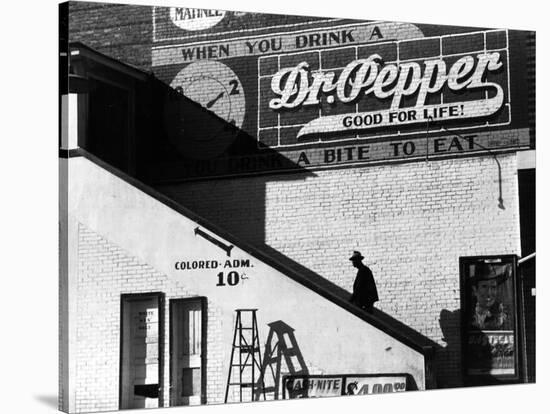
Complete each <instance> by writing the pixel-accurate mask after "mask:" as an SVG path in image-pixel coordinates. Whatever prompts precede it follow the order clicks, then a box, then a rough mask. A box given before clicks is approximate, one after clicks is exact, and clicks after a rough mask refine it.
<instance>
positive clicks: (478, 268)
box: [470, 262, 508, 285]
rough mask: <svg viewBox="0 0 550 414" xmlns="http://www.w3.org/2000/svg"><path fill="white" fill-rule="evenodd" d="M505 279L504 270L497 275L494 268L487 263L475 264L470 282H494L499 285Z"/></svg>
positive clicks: (506, 276)
mask: <svg viewBox="0 0 550 414" xmlns="http://www.w3.org/2000/svg"><path fill="white" fill-rule="evenodd" d="M507 278H508V272H507V271H506V270H504V271H500V273H497V272H496V270H495V266H493V265H491V264H489V263H484V262H479V263H476V264H475V266H474V275H473V277H472V278H471V279H470V281H471V282H472V283H477V282H481V281H482V280H496V282H497V283H498V284H499V285H500V284H501V283H502V282H504V281H505V280H506V279H507Z"/></svg>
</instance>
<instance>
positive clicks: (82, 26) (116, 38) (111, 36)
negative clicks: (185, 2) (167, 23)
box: [69, 1, 153, 71]
mask: <svg viewBox="0 0 550 414" xmlns="http://www.w3.org/2000/svg"><path fill="white" fill-rule="evenodd" d="M77 41H78V42H82V43H84V44H86V45H87V46H89V47H91V48H93V49H95V50H97V51H98V52H101V53H104V54H106V55H108V56H110V57H112V58H115V59H118V60H121V61H122V62H124V63H127V64H129V65H132V66H135V67H137V68H139V69H142V70H145V71H150V70H151V46H152V41H153V23H152V7H149V6H134V5H127V4H107V3H88V2H72V1H71V2H69V42H77Z"/></svg>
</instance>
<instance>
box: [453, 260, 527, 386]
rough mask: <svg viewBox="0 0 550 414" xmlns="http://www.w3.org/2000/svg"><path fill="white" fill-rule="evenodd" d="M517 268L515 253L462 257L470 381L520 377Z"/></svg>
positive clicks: (465, 356) (466, 363)
mask: <svg viewBox="0 0 550 414" xmlns="http://www.w3.org/2000/svg"><path fill="white" fill-rule="evenodd" d="M515 268H516V264H515V256H502V257H483V258H462V259H461V276H462V328H463V334H462V335H463V359H464V367H465V368H464V369H465V375H466V378H467V380H470V381H474V382H475V381H476V379H478V380H483V381H486V380H487V378H493V379H495V380H499V379H501V380H513V379H517V378H519V373H518V358H519V356H518V352H519V347H518V343H517V338H518V335H517V334H518V318H517V314H518V306H517V303H516V272H515Z"/></svg>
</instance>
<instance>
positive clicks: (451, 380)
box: [435, 309, 463, 388]
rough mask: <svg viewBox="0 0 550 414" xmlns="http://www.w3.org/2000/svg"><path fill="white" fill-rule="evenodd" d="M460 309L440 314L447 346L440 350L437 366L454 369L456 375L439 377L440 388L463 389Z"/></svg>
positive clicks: (437, 356) (444, 310)
mask: <svg viewBox="0 0 550 414" xmlns="http://www.w3.org/2000/svg"><path fill="white" fill-rule="evenodd" d="M460 318H461V316H460V309H456V310H454V311H450V310H447V309H443V310H442V311H441V312H440V314H439V326H440V327H441V333H442V334H443V337H442V338H441V340H442V341H443V342H445V343H446V344H447V345H446V346H445V347H442V348H441V349H439V350H438V352H436V354H435V364H436V367H437V366H444V367H446V371H447V372H448V371H450V370H451V367H454V371H455V372H454V375H452V376H446V377H438V378H437V382H438V385H439V386H440V387H445V388H447V387H461V386H462V385H463V384H462V381H461V380H460V378H461V376H462V373H461V372H460V367H461V355H462V354H461V352H462V346H461V342H460V341H461V333H460Z"/></svg>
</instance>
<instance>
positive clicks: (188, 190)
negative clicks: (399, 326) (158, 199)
mask: <svg viewBox="0 0 550 414" xmlns="http://www.w3.org/2000/svg"><path fill="white" fill-rule="evenodd" d="M498 158H499V161H500V164H501V166H502V195H503V199H504V206H505V209H504V210H502V209H499V208H498V207H497V205H498V202H497V198H498V192H499V182H498V170H497V165H496V163H495V160H494V159H493V158H492V157H486V156H483V157H474V158H464V159H449V160H439V161H430V162H428V163H426V162H417V163H409V164H399V165H395V164H394V165H385V166H377V167H370V168H369V167H366V168H354V169H340V170H326V171H316V172H315V175H314V176H308V177H307V178H303V179H297V178H296V177H292V179H291V180H290V179H289V178H290V177H286V176H275V177H273V176H272V177H268V178H266V177H254V178H240V179H232V180H218V181H209V182H197V183H186V184H181V185H179V186H170V187H165V188H163V189H162V190H163V191H165V192H166V193H168V194H169V195H170V196H172V197H174V198H175V199H177V200H179V201H180V202H181V203H182V204H183V205H185V206H186V207H188V208H191V209H193V210H195V211H196V212H198V213H200V214H201V215H202V216H204V217H205V218H207V219H208V220H211V221H212V222H213V223H216V224H218V225H219V226H220V227H222V228H225V229H227V230H228V231H230V232H232V233H233V234H235V235H237V236H239V237H242V238H243V239H245V240H247V241H249V242H251V243H253V244H255V245H260V246H261V245H264V244H265V245H267V246H268V247H267V248H268V249H274V250H276V251H278V252H280V253H282V254H284V255H285V256H287V257H288V258H289V259H290V260H291V261H294V262H296V263H298V264H300V265H303V266H305V267H306V268H308V269H311V270H313V271H314V272H316V273H318V274H319V275H321V276H322V277H324V278H325V279H328V280H329V281H331V282H333V283H335V284H336V285H338V286H341V287H343V288H345V289H347V290H348V291H351V289H352V285H353V280H354V278H355V272H354V269H353V268H352V267H351V266H350V263H349V261H348V257H349V256H350V253H351V251H352V250H355V249H358V250H360V251H361V252H363V253H364V255H365V256H366V263H367V264H368V265H369V266H370V267H371V268H372V270H373V272H374V275H375V278H376V280H377V283H378V286H379V295H380V302H378V304H377V307H378V308H379V309H381V310H383V311H384V312H386V313H388V314H390V315H391V316H393V317H395V318H397V319H398V320H400V321H401V322H403V323H405V324H407V325H409V326H410V327H412V328H413V329H415V330H417V331H418V332H420V333H421V334H423V335H425V336H426V337H428V338H430V339H432V340H433V341H435V342H437V343H438V344H440V345H441V349H440V350H438V352H437V357H436V369H437V376H438V378H437V379H438V385H439V386H444V387H445V386H460V385H461V379H460V375H461V372H460V314H459V309H460V283H459V280H460V277H459V266H458V260H459V257H461V256H473V255H489V254H514V253H515V254H519V253H520V242H519V240H520V238H519V210H518V192H517V170H516V156H515V154H514V155H499V156H498Z"/></svg>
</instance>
